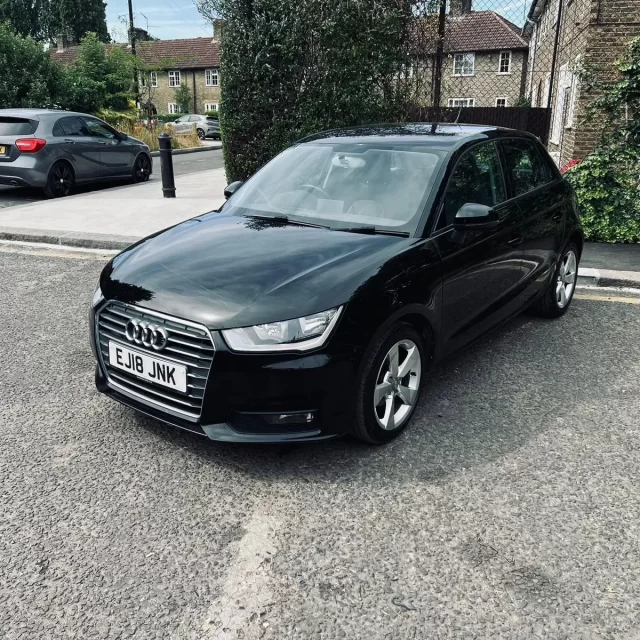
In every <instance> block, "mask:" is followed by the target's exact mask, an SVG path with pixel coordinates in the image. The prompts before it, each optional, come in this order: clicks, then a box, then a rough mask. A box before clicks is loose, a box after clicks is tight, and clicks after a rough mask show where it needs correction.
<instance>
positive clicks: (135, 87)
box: [129, 0, 140, 109]
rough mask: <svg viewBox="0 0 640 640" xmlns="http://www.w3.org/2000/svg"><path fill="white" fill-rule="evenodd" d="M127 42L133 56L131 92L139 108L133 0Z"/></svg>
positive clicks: (130, 6)
mask: <svg viewBox="0 0 640 640" xmlns="http://www.w3.org/2000/svg"><path fill="white" fill-rule="evenodd" d="M129 44H130V45H131V55H132V56H133V62H134V69H133V92H134V94H135V100H136V107H137V108H138V109H139V108H140V87H139V86H138V59H137V57H136V30H135V26H134V24H133V0H129Z"/></svg>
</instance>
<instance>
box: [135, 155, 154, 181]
mask: <svg viewBox="0 0 640 640" xmlns="http://www.w3.org/2000/svg"><path fill="white" fill-rule="evenodd" d="M150 176H151V160H150V159H149V156H147V155H146V154H144V153H141V154H140V155H139V156H138V157H137V158H136V161H135V162H134V163H133V181H134V182H135V183H140V182H147V181H148V180H149V177H150Z"/></svg>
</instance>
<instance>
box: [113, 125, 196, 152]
mask: <svg viewBox="0 0 640 640" xmlns="http://www.w3.org/2000/svg"><path fill="white" fill-rule="evenodd" d="M113 126H114V127H115V128H116V129H118V131H122V132H123V133H126V134H127V135H129V136H132V137H134V138H137V139H138V140H141V141H142V142H144V143H145V144H148V145H149V148H150V149H151V151H157V150H158V149H159V148H160V145H159V143H158V136H159V135H160V134H161V133H170V132H168V131H167V129H166V127H165V126H163V125H158V126H153V127H145V126H144V125H141V124H138V123H137V122H136V123H134V122H131V120H129V119H126V120H121V121H120V122H118V123H117V124H114V125H113ZM172 144H173V148H174V149H190V148H193V147H199V146H201V142H200V140H199V138H198V135H197V134H196V132H195V131H194V132H193V133H189V134H184V135H179V136H173V141H172Z"/></svg>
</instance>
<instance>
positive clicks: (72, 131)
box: [53, 116, 90, 138]
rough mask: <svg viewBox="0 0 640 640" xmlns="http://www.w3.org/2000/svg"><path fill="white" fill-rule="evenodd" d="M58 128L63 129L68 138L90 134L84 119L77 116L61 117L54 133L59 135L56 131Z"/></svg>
mask: <svg viewBox="0 0 640 640" xmlns="http://www.w3.org/2000/svg"><path fill="white" fill-rule="evenodd" d="M58 127H59V129H58ZM58 130H61V131H62V132H63V134H62V135H64V136H65V137H66V138H78V137H86V136H89V135H90V134H89V132H88V131H87V127H85V125H84V122H82V119H81V118H78V117H77V116H68V117H66V118H60V120H58V122H56V127H55V130H54V132H53V135H59V134H58V133H56V131H58Z"/></svg>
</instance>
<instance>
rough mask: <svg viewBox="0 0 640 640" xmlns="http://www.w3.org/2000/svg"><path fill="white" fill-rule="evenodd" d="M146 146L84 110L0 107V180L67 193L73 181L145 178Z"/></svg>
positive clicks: (149, 164) (149, 167) (148, 163)
mask: <svg viewBox="0 0 640 640" xmlns="http://www.w3.org/2000/svg"><path fill="white" fill-rule="evenodd" d="M152 171H153V162H152V160H151V155H150V153H149V147H148V146H147V145H146V144H144V143H143V142H141V141H140V140H137V139H136V138H132V137H131V136H127V134H125V133H120V132H119V131H116V130H115V129H114V128H113V127H111V126H109V125H108V124H107V123H106V122H103V121H102V120H100V119H99V118H96V117H94V116H90V115H87V114H84V113H73V112H70V111H59V110H53V109H52V110H46V109H0V184H7V185H12V186H16V187H17V186H23V187H36V188H39V189H43V190H44V193H45V195H46V196H47V197H49V198H57V197H60V196H68V195H69V194H70V193H71V192H72V191H73V189H74V187H75V186H76V185H81V184H87V183H91V182H100V181H104V180H119V179H125V178H128V179H132V180H134V181H136V182H145V181H146V180H148V179H149V176H150V175H151V173H152Z"/></svg>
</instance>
